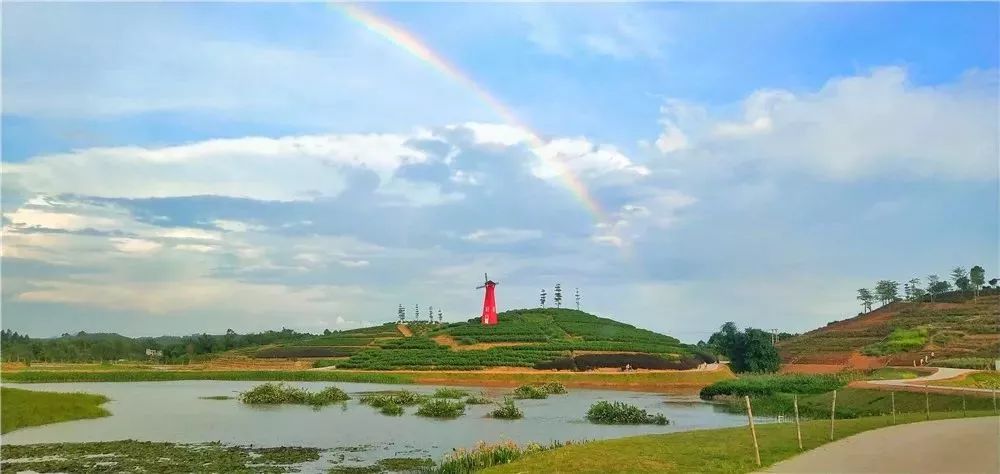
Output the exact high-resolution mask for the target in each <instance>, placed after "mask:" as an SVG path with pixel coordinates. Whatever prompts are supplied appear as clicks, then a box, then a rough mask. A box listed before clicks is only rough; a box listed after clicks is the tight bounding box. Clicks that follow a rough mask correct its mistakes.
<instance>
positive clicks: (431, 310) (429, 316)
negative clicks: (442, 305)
mask: <svg viewBox="0 0 1000 474" xmlns="http://www.w3.org/2000/svg"><path fill="white" fill-rule="evenodd" d="M427 319H429V320H430V321H431V322H432V323H433V322H434V307H433V306H428V307H427Z"/></svg>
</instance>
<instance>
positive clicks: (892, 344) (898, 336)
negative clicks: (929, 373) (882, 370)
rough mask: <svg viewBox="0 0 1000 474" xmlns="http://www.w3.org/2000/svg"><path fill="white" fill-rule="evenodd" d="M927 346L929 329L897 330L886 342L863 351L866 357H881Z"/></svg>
mask: <svg viewBox="0 0 1000 474" xmlns="http://www.w3.org/2000/svg"><path fill="white" fill-rule="evenodd" d="M926 344H927V329H925V328H916V329H903V328H897V329H894V330H893V331H892V333H891V334H889V337H888V338H886V340H885V341H882V342H879V343H876V344H872V345H870V346H868V347H865V348H864V349H862V351H861V352H863V353H864V354H865V355H870V356H881V355H888V354H895V353H897V352H909V351H914V350H918V349H922V348H923V347H924V345H926Z"/></svg>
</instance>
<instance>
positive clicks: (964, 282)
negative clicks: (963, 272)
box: [955, 276, 972, 293]
mask: <svg viewBox="0 0 1000 474" xmlns="http://www.w3.org/2000/svg"><path fill="white" fill-rule="evenodd" d="M955 287H956V288H958V289H959V290H960V291H962V293H965V292H966V291H970V290H972V282H971V281H969V277H967V276H963V277H958V279H957V280H955Z"/></svg>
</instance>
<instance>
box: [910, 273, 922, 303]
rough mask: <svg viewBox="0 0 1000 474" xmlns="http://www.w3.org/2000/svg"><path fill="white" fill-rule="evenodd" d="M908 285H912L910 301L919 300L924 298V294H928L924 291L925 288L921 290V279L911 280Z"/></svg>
mask: <svg viewBox="0 0 1000 474" xmlns="http://www.w3.org/2000/svg"><path fill="white" fill-rule="evenodd" d="M907 283H909V285H910V299H911V300H919V299H920V298H921V297H922V296H924V293H926V292H925V291H924V290H923V288H920V279H919V278H913V279H911V280H910V281H909V282H907Z"/></svg>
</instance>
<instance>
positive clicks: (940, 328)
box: [778, 294, 1000, 365]
mask: <svg viewBox="0 0 1000 474" xmlns="http://www.w3.org/2000/svg"><path fill="white" fill-rule="evenodd" d="M944 296H945V299H947V300H950V301H951V302H936V303H931V302H895V303H891V304H888V305H886V306H883V307H881V308H879V309H876V310H874V311H872V312H870V313H867V314H864V315H860V316H857V317H854V318H851V319H846V320H843V321H836V322H832V323H830V324H828V325H827V326H826V327H823V328H820V329H816V330H814V331H810V332H808V333H805V334H803V335H801V336H798V337H794V338H791V339H788V340H785V341H782V342H781V343H779V345H778V349H779V352H780V353H781V356H782V361H783V362H785V363H795V364H845V365H846V364H848V363H849V362H850V361H851V359H852V358H855V359H857V358H864V356H870V357H872V358H877V360H878V361H879V362H880V363H882V364H883V365H884V364H890V365H911V364H912V363H913V361H914V360H918V359H920V358H921V357H923V356H925V355H926V356H930V355H931V354H932V353H933V357H934V358H935V359H943V358H962V357H994V356H995V355H996V354H998V353H1000V326H998V321H1000V311H998V307H1000V306H998V305H1000V296H998V295H996V294H990V295H981V296H980V297H979V298H977V299H973V298H972V297H971V296H965V297H963V296H961V295H958V294H950V295H944Z"/></svg>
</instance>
